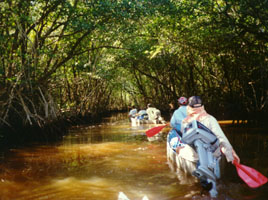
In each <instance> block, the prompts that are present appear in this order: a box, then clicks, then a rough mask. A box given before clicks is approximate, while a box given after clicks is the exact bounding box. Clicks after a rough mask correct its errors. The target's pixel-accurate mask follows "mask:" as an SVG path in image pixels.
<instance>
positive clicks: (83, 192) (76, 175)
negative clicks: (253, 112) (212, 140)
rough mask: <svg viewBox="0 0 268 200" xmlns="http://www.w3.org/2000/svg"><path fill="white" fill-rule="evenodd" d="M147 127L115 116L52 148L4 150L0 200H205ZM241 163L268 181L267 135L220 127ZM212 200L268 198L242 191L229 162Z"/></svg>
mask: <svg viewBox="0 0 268 200" xmlns="http://www.w3.org/2000/svg"><path fill="white" fill-rule="evenodd" d="M151 127H153V126H152V125H148V124H146V125H140V126H131V124H130V122H129V121H128V119H127V118H126V114H116V115H113V116H112V117H109V118H107V119H105V120H104V121H103V122H102V123H101V124H98V125H94V126H83V127H73V128H72V129H70V130H69V134H68V135H67V136H66V137H64V140H63V141H61V142H60V143H57V144H49V145H48V144H46V145H40V144H39V145H32V146H29V147H24V148H18V149H10V150H9V151H8V152H5V153H1V155H0V188H1V189H0V199H1V200H13V199H14V200H35V199H40V200H41V199H42V200H43V199H49V200H61V199H66V200H67V199H70V200H84V199H85V200H89V199H92V200H102V199H105V200H110V199H111V200H117V199H118V195H119V192H123V193H124V194H125V195H126V196H127V197H128V198H129V199H130V200H141V199H142V198H143V197H144V196H145V195H146V196H147V197H148V199H150V200H173V199H174V200H175V199H176V200H177V199H182V200H185V199H209V195H208V193H207V192H206V191H202V187H201V186H200V184H199V183H198V182H197V181H196V180H195V179H194V178H192V177H181V174H178V173H176V171H173V170H172V169H171V168H170V167H169V165H168V163H167V158H166V141H165V139H166V137H165V136H166V133H167V132H168V129H164V130H163V137H162V138H161V139H160V140H158V141H153V142H152V141H151V142H150V141H148V139H147V137H146V135H145V131H146V130H148V129H149V128H151ZM223 130H224V132H225V133H226V135H227V137H228V138H229V140H230V142H231V143H232V145H233V146H234V148H235V150H236V151H237V153H238V154H239V156H240V158H241V163H242V164H245V165H247V166H250V167H253V168H255V169H257V170H258V171H260V172H261V173H262V174H264V175H265V176H268V130H263V129H257V128H255V129H253V128H251V129H246V128H233V127H228V126H224V127H223ZM223 173H224V174H223V178H222V179H221V180H220V182H219V197H218V199H239V200H240V199H267V198H268V184H266V185H264V186H262V187H260V188H257V189H252V188H249V187H248V186H247V185H246V184H245V183H244V182H243V181H242V180H241V179H240V178H239V177H238V175H237V173H236V170H235V167H234V166H233V165H232V164H230V163H228V164H226V168H225V169H224V172H223Z"/></svg>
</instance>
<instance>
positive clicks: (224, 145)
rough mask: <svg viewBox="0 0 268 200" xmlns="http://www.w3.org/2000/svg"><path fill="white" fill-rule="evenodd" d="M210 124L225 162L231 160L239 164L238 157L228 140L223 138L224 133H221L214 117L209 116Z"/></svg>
mask: <svg viewBox="0 0 268 200" xmlns="http://www.w3.org/2000/svg"><path fill="white" fill-rule="evenodd" d="M210 122H211V123H210V128H211V131H212V132H213V133H214V134H215V135H216V136H217V138H218V139H219V143H220V147H221V151H222V153H223V154H224V155H225V157H226V159H227V161H228V162H231V161H232V162H233V160H234V159H235V160H236V161H237V162H238V163H240V158H239V157H238V155H237V154H236V152H235V150H234V149H233V147H232V145H231V143H230V142H229V140H228V138H227V137H226V136H225V134H224V132H223V131H222V129H221V127H220V125H219V123H218V121H217V120H216V119H215V118H214V117H212V116H211V119H210Z"/></svg>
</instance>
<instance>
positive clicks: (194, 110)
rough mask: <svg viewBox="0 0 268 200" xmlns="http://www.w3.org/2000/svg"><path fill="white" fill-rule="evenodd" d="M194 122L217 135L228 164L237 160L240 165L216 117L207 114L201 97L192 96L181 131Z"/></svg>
mask: <svg viewBox="0 0 268 200" xmlns="http://www.w3.org/2000/svg"><path fill="white" fill-rule="evenodd" d="M193 120H197V121H199V122H200V123H202V124H203V125H205V126H206V127H207V128H208V129H210V130H211V131H212V132H213V133H214V134H215V135H216V137H217V138H218V140H219V143H220V150H221V152H222V153H223V154H224V155H225V157H226V160H227V161H228V162H233V161H234V160H236V161H237V162H238V163H240V158H239V157H238V155H237V154H236V152H235V151H234V149H233V147H232V145H231V144H230V142H229V140H228V139H227V137H226V136H225V134H224V132H223V131H222V129H221V127H220V125H219V123H218V121H217V120H216V118H215V117H213V116H212V115H210V114H208V113H207V112H206V110H205V108H204V105H203V103H202V100H201V98H200V97H199V96H192V97H190V98H189V102H188V106H187V117H186V118H185V119H184V120H183V121H182V129H181V130H183V127H184V126H185V125H186V124H188V123H189V122H191V121H193Z"/></svg>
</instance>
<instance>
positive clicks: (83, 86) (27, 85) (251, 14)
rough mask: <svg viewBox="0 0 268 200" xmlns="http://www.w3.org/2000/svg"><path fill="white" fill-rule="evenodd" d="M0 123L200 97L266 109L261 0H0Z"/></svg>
mask: <svg viewBox="0 0 268 200" xmlns="http://www.w3.org/2000/svg"><path fill="white" fill-rule="evenodd" d="M0 5H1V6H0V9H1V11H0V27H1V29H0V63H1V65H0V108H1V109H0V125H1V126H8V127H15V126H23V125H27V124H28V125H37V126H40V127H42V126H44V125H46V124H47V123H49V122H51V121H53V120H56V119H58V118H60V117H62V116H65V115H66V114H68V115H74V116H78V115H82V116H84V115H86V114H88V113H91V114H96V113H99V112H104V111H109V110H114V109H118V110H121V109H126V108H127V107H128V106H129V105H131V104H136V105H138V106H140V108H142V107H144V106H145V105H146V104H147V103H149V102H150V103H153V104H154V105H155V106H157V107H159V108H160V109H161V110H168V104H169V103H171V102H173V103H176V101H177V98H178V97H180V96H186V97H189V96H192V95H199V96H201V97H202V98H203V100H204V102H205V104H206V105H207V107H208V108H209V109H211V111H213V112H214V113H216V114H218V116H220V117H225V118H230V117H231V116H235V115H239V114H240V115H241V114H242V115H241V116H239V117H247V118H251V117H252V116H253V117H255V118H256V117H257V118H258V116H261V117H263V116H267V109H268V107H267V103H268V98H267V96H268V76H267V74H268V66H267V61H268V58H267V55H268V51H267V50H268V30H267V27H268V24H267V23H268V3H267V1H264V0H255V1H250V0H244V1H238V0H193V1H186V0H179V1H177V0H58V1H44V0H16V1H15V0H10V1H4V2H0Z"/></svg>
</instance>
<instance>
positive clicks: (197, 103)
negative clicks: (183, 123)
mask: <svg viewBox="0 0 268 200" xmlns="http://www.w3.org/2000/svg"><path fill="white" fill-rule="evenodd" d="M188 105H189V106H191V107H192V108H198V107H201V106H202V105H203V104H202V100H201V98H200V97H199V96H192V97H190V98H189V103H188Z"/></svg>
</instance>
